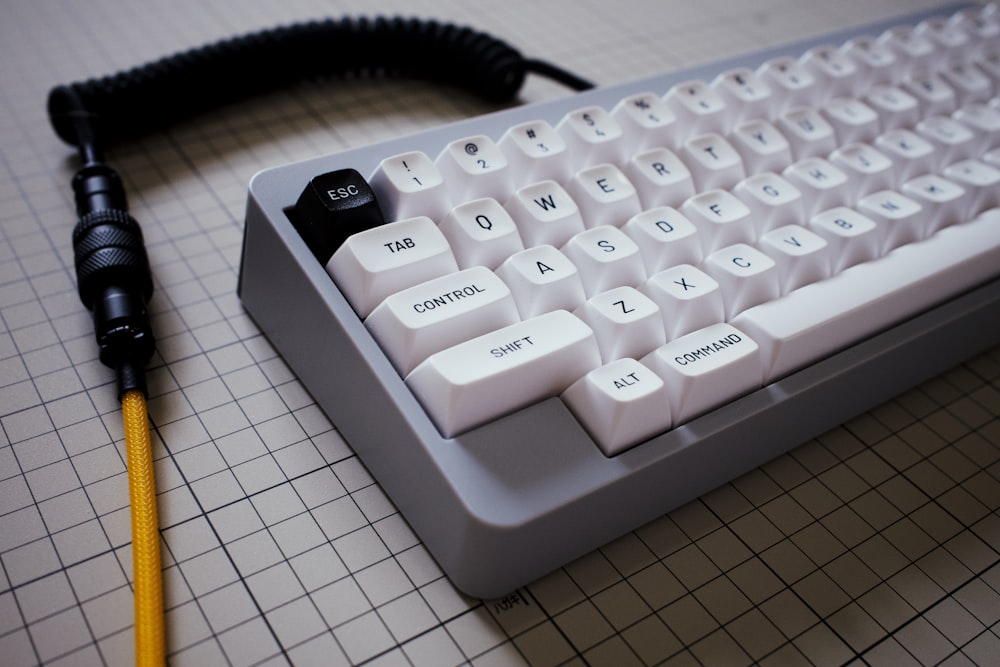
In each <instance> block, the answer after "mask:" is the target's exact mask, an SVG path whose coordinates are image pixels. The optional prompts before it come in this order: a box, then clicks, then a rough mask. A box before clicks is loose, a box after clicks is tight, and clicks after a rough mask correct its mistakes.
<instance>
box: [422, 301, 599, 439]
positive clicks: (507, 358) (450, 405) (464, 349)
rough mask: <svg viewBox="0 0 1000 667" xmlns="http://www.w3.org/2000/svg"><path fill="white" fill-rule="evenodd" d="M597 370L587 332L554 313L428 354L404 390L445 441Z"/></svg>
mask: <svg viewBox="0 0 1000 667" xmlns="http://www.w3.org/2000/svg"><path fill="white" fill-rule="evenodd" d="M600 365H601V353H600V351H599V350H598V347H597V341H596V339H595V338H594V332H593V330H592V329H591V328H590V327H589V326H587V325H586V324H585V323H584V322H583V321H582V320H581V319H579V318H578V317H576V316H575V315H572V314H570V313H569V312H567V311H565V310H555V311H552V312H549V313H545V314H544V315H539V316H538V317H534V318H531V319H529V320H525V321H523V322H518V323H517V324H512V325H510V326H507V327H504V328H502V329H498V330H496V331H492V332H490V333H488V334H484V335H482V336H479V337H478V338H473V339H471V340H468V341H466V342H464V343H460V344H458V345H456V346H454V347H450V348H448V349H446V350H442V351H441V352H438V353H436V354H433V355H431V356H430V357H428V358H427V359H425V360H424V361H423V362H422V363H421V364H420V365H419V366H417V367H416V368H415V369H413V371H412V372H411V373H410V374H409V375H408V376H407V377H406V384H407V385H408V386H409V387H410V389H411V390H412V391H413V393H414V394H415V395H416V396H417V399H419V401H420V403H421V404H422V405H423V406H424V409H425V410H426V411H427V413H428V414H429V415H430V417H431V419H432V420H433V421H434V424H435V425H436V426H437V428H438V430H439V431H440V432H441V434H442V435H443V436H444V437H446V438H450V437H453V436H455V435H458V434H460V433H463V432H465V431H467V430H469V429H471V428H474V427H476V426H480V425H482V424H485V423H487V422H489V421H492V420H494V419H496V418H498V417H502V416H503V415H506V414H508V413H511V412H513V411H515V410H518V409H520V408H523V407H526V406H528V405H531V404H533V403H537V402H538V401H541V400H543V399H545V398H548V397H550V396H558V395H559V394H560V393H562V392H563V390H565V389H566V388H567V387H569V386H570V385H571V384H573V383H574V382H575V381H576V380H577V379H579V378H581V377H583V376H584V375H586V374H587V373H588V372H589V371H590V370H592V369H594V368H597V367H598V366H600Z"/></svg>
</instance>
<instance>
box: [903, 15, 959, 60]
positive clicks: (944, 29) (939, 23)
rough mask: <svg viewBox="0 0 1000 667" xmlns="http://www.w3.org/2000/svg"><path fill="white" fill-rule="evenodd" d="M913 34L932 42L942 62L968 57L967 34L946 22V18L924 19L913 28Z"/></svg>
mask: <svg viewBox="0 0 1000 667" xmlns="http://www.w3.org/2000/svg"><path fill="white" fill-rule="evenodd" d="M914 32H916V33H917V34H918V35H922V36H924V37H927V38H928V39H929V40H930V41H931V42H933V43H934V46H935V47H936V48H937V51H938V53H939V54H940V58H941V59H942V60H944V61H948V62H953V61H956V60H958V61H961V60H965V59H966V58H967V57H968V56H969V48H970V42H971V40H970V36H969V34H968V33H967V32H966V31H965V30H962V29H961V28H960V27H958V26H956V25H955V24H953V23H951V22H950V21H948V18H947V17H946V16H935V17H933V18H929V19H924V20H923V21H921V22H920V23H918V24H917V25H916V26H915V27H914Z"/></svg>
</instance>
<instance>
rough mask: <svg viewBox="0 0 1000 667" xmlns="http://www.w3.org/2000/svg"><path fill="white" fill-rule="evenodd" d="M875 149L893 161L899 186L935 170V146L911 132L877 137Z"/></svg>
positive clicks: (899, 132)
mask: <svg viewBox="0 0 1000 667" xmlns="http://www.w3.org/2000/svg"><path fill="white" fill-rule="evenodd" d="M875 148H877V149H879V150H880V151H882V152H883V153H885V154H886V155H887V156H888V157H889V159H890V160H892V164H893V165H894V167H893V173H894V175H895V176H894V180H895V182H896V184H897V185H901V184H903V183H905V182H906V181H908V180H910V179H911V178H913V177H914V176H923V175H924V174H927V173H930V172H931V171H932V170H933V169H934V165H935V162H936V156H935V154H934V145H933V144H932V143H931V142H929V141H928V140H927V139H924V138H923V137H921V136H920V135H918V134H915V133H914V132H911V131H910V130H891V131H889V132H886V133H885V134H882V135H880V136H878V137H876V139H875Z"/></svg>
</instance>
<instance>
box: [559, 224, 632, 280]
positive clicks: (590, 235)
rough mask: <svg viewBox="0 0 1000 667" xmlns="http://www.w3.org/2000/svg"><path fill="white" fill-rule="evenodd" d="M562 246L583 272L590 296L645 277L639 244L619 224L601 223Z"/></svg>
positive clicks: (567, 255) (564, 251) (583, 278)
mask: <svg viewBox="0 0 1000 667" xmlns="http://www.w3.org/2000/svg"><path fill="white" fill-rule="evenodd" d="M562 250H563V253H564V254H565V255H566V257H568V258H569V260H570V261H571V262H573V264H575V265H576V268H577V270H578V271H579V272H580V279H581V280H582V281H583V289H584V291H585V292H586V293H587V295H588V296H593V295H594V294H598V293H599V292H603V291H605V290H607V289H611V288H612V287H614V286H616V285H639V284H641V283H642V282H643V281H645V280H646V268H645V265H644V264H643V261H642V255H640V254H639V246H638V245H637V244H636V242H635V241H633V240H632V239H630V238H629V237H628V236H627V235H626V234H625V232H623V231H622V230H620V229H618V228H617V227H613V226H611V225H602V226H601V227H593V228H591V229H588V230H587V231H584V232H580V233H579V234H577V235H576V236H574V237H573V238H571V239H570V240H569V241H568V242H567V243H566V245H565V246H563V248H562Z"/></svg>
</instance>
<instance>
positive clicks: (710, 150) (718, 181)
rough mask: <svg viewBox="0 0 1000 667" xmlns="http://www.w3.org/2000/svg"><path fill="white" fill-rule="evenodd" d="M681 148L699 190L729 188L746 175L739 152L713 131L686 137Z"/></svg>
mask: <svg viewBox="0 0 1000 667" xmlns="http://www.w3.org/2000/svg"><path fill="white" fill-rule="evenodd" d="M683 150H684V156H685V159H686V164H687V165H688V167H689V168H690V169H691V175H692V176H693V178H694V182H695V184H696V185H697V186H698V189H699V190H709V189H712V188H723V189H729V188H731V187H733V186H734V185H736V183H737V182H738V181H739V180H740V179H742V178H743V177H745V176H746V171H745V170H744V168H743V160H742V158H740V154H739V153H737V152H736V149H734V148H733V147H732V145H731V144H730V143H729V142H728V141H727V140H726V139H724V138H723V137H722V136H720V135H718V134H715V133H714V132H710V133H708V134H701V135H698V136H696V137H692V138H691V139H688V140H687V141H686V142H684V149H683Z"/></svg>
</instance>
